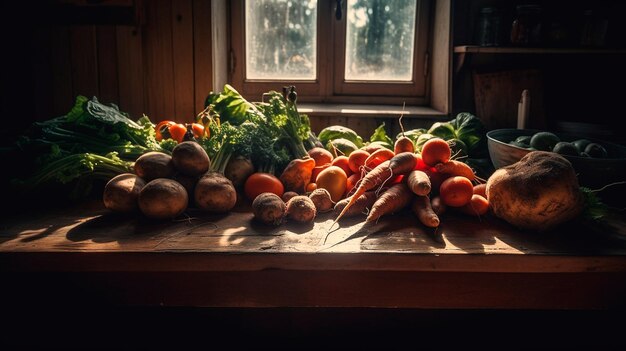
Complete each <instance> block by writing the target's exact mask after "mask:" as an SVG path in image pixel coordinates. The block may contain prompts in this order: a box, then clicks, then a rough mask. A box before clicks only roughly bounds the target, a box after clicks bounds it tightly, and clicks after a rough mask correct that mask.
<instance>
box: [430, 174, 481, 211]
mask: <svg viewBox="0 0 626 351" xmlns="http://www.w3.org/2000/svg"><path fill="white" fill-rule="evenodd" d="M439 195H440V196H441V200H442V201H443V203H444V204H446V206H451V207H461V206H463V205H465V204H467V203H469V202H470V201H471V199H472V195H474V186H473V185H472V182H470V180H469V179H467V178H465V177H461V176H454V177H450V178H448V179H446V180H444V181H443V183H441V186H440V187H439Z"/></svg>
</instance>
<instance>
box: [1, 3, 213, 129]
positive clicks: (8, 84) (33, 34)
mask: <svg viewBox="0 0 626 351" xmlns="http://www.w3.org/2000/svg"><path fill="white" fill-rule="evenodd" d="M13 5H15V4H13ZM3 6H4V5H3ZM18 6H19V5H18ZM3 10H7V11H3V15H2V17H3V19H4V20H5V22H4V23H3V28H2V29H3V31H2V32H3V34H2V39H3V43H5V45H6V44H7V43H8V45H6V47H8V48H13V50H9V51H10V52H11V53H12V54H11V57H9V59H8V61H9V62H8V64H7V63H5V65H4V67H5V74H4V77H3V79H2V87H3V97H2V105H3V106H2V118H3V119H4V120H6V119H8V118H14V117H15V115H16V114H17V115H19V116H20V117H19V121H18V123H17V125H19V126H24V125H27V124H29V122H30V121H33V120H43V119H48V118H51V117H54V116H58V115H62V114H64V113H66V112H67V111H69V109H70V108H71V107H72V104H73V101H74V98H75V97H76V96H77V95H79V94H81V95H85V96H88V97H91V96H97V97H98V98H99V99H100V101H102V102H114V103H117V104H118V105H119V107H120V109H121V110H122V111H126V112H128V113H130V115H131V117H133V118H138V117H140V116H141V115H142V114H144V113H145V114H147V115H148V116H149V117H150V118H151V119H152V120H153V121H158V120H162V119H174V120H177V121H192V120H193V118H194V116H195V115H196V113H197V112H199V111H201V110H202V108H203V105H204V99H205V97H206V96H207V94H208V93H209V91H210V90H211V81H212V64H211V24H210V18H211V12H210V11H211V3H210V1H206V0H148V1H143V13H142V18H143V19H142V21H141V22H142V23H141V24H139V25H67V24H63V23H51V21H46V18H45V14H44V13H37V8H36V7H35V8H34V9H28V8H26V6H25V5H23V7H20V8H15V6H13V7H12V8H11V9H8V8H7V7H4V9H3ZM33 10H34V11H33ZM28 13H35V15H34V16H35V17H34V20H32V18H31V20H25V19H26V18H28V16H29V15H27V14H28ZM18 18H21V20H20V19H18ZM6 53H7V51H5V54H6ZM5 62H6V61H5Z"/></svg>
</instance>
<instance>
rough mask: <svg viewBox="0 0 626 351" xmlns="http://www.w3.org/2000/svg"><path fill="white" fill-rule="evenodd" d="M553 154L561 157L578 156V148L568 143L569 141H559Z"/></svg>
mask: <svg viewBox="0 0 626 351" xmlns="http://www.w3.org/2000/svg"><path fill="white" fill-rule="evenodd" d="M552 152H556V153H557V154H561V155H569V156H578V154H579V152H578V148H577V147H576V146H574V144H572V143H568V142H567V141H559V142H558V143H556V145H555V146H554V148H553V149H552Z"/></svg>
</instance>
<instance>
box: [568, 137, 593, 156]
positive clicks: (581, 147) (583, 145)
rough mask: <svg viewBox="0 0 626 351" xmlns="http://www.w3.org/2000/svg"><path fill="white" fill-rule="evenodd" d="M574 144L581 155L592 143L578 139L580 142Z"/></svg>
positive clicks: (573, 142) (576, 141) (575, 141)
mask: <svg viewBox="0 0 626 351" xmlns="http://www.w3.org/2000/svg"><path fill="white" fill-rule="evenodd" d="M572 144H574V146H576V148H577V149H578V152H579V153H580V152H585V148H586V147H587V145H589V144H591V141H590V140H587V139H578V140H574V141H572Z"/></svg>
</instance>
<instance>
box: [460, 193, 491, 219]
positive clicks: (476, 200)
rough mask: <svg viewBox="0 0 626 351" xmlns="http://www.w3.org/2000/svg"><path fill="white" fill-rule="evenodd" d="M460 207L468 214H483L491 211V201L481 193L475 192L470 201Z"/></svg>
mask: <svg viewBox="0 0 626 351" xmlns="http://www.w3.org/2000/svg"><path fill="white" fill-rule="evenodd" d="M458 209H459V210H460V211H461V212H463V213H465V214H468V215H472V216H482V215H484V214H485V213H487V211H489V201H487V199H485V198H484V197H482V196H480V195H476V194H474V195H472V199H471V200H470V202H468V203H467V204H466V205H464V206H461V207H459V208H458Z"/></svg>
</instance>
